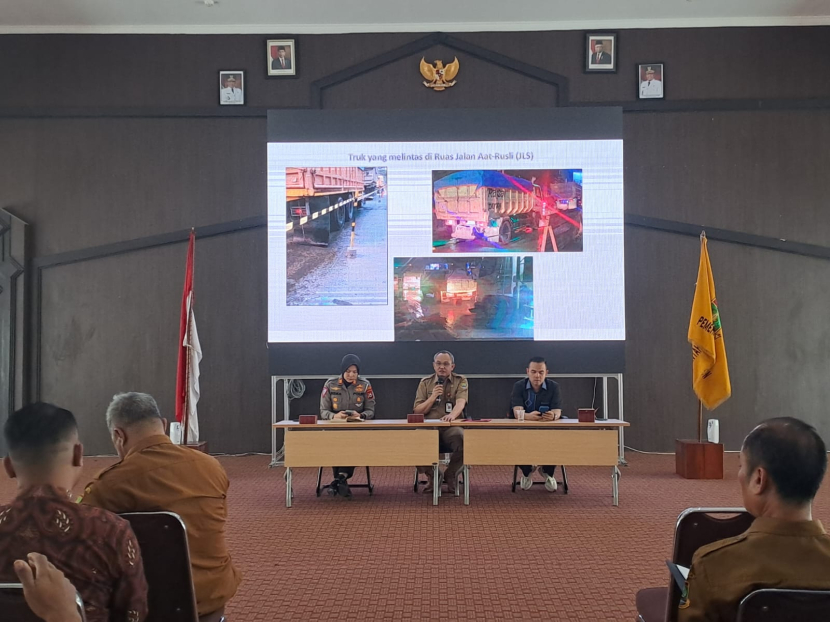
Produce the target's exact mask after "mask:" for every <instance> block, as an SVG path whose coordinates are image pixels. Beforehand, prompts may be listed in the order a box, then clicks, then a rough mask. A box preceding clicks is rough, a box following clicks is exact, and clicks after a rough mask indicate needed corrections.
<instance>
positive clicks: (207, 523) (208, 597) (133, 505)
mask: <svg viewBox="0 0 830 622" xmlns="http://www.w3.org/2000/svg"><path fill="white" fill-rule="evenodd" d="M227 493H228V476H227V475H226V474H225V470H224V469H223V468H222V466H221V465H220V464H219V462H218V461H217V460H216V458H213V457H211V456H208V455H207V454H204V453H202V452H200V451H196V450H195V449H190V448H188V447H182V446H181V445H174V444H173V443H172V442H171V441H170V439H169V438H168V437H167V436H165V435H164V434H159V435H156V436H150V437H147V438H146V439H144V440H143V441H141V442H140V443H138V444H137V445H136V446H135V447H133V448H132V449H131V450H130V452H129V453H128V454H127V455H126V456H125V457H124V459H123V460H122V461H121V462H118V463H117V464H114V465H112V466H111V467H109V468H108V469H104V470H103V471H102V472H101V473H100V474H99V475H98V477H96V478H95V479H94V480H93V481H92V483H91V484H89V486H87V487H86V490H85V491H84V496H83V500H82V501H81V503H85V504H87V505H94V506H96V507H99V508H104V509H105V510H109V511H111V512H119V513H120V512H150V511H158V510H164V511H168V512H175V513H176V514H178V515H179V516H181V518H182V520H183V521H184V524H185V526H186V528H187V542H188V545H189V547H190V564H191V567H192V570H193V587H194V589H195V591H196V605H197V609H198V611H199V615H205V614H207V613H212V612H214V611H216V610H217V609H221V608H222V607H224V606H225V603H227V602H228V601H229V600H230V599H231V597H232V596H233V595H234V593H236V588H237V586H238V585H239V583H240V581H241V575H240V573H239V571H238V570H237V569H236V568H234V566H233V563H232V562H231V556H230V554H229V553H228V547H227V544H226V543H225V520H226V518H227V515H228V507H227Z"/></svg>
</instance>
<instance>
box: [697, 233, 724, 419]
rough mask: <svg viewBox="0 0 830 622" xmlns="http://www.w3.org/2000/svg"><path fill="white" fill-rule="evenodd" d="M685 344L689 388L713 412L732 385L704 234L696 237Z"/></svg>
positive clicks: (721, 402)
mask: <svg viewBox="0 0 830 622" xmlns="http://www.w3.org/2000/svg"><path fill="white" fill-rule="evenodd" d="M689 343H691V344H692V384H693V386H694V389H695V393H697V396H698V398H700V401H701V402H703V405H704V406H706V408H707V409H708V410H714V409H715V408H717V407H718V406H720V405H721V404H723V402H725V401H726V400H727V399H729V396H730V395H732V384H731V383H730V382H729V368H728V367H727V365H726V346H725V345H724V343H723V330H722V329H721V323H720V314H719V313H718V301H717V298H716V296H715V280H714V279H713V278H712V266H711V264H710V263H709V249H708V248H707V246H706V235H705V234H701V236H700V267H699V268H698V271H697V286H696V287H695V299H694V302H692V316H691V318H690V319H689Z"/></svg>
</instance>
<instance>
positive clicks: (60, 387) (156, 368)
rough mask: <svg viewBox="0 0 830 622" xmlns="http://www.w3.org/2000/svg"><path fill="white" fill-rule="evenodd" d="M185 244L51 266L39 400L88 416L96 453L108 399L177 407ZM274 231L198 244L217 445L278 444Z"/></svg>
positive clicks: (199, 312)
mask: <svg viewBox="0 0 830 622" xmlns="http://www.w3.org/2000/svg"><path fill="white" fill-rule="evenodd" d="M186 251H187V245H186V244H174V245H169V246H163V247H159V248H154V249H150V250H147V251H140V252H135V253H129V254H124V255H118V256H114V257H107V258H103V259H97V260H92V261H85V262H81V263H75V264H71V265H68V266H59V267H54V268H49V269H46V270H45V271H44V273H43V317H42V346H41V355H42V360H41V378H42V388H41V396H42V399H44V400H46V401H54V402H56V403H58V404H61V405H62V406H65V407H66V408H69V409H70V410H72V411H73V412H74V413H75V414H76V416H77V417H78V421H79V424H80V426H81V432H82V436H83V440H84V443H85V445H86V449H87V452H88V453H91V454H102V453H112V447H111V445H110V441H109V436H108V434H107V430H106V426H105V424H104V413H105V411H106V407H107V404H108V403H109V400H110V398H111V397H112V396H113V395H114V394H115V393H119V392H122V391H143V392H147V393H151V394H152V395H153V396H154V397H155V398H156V400H157V401H158V403H159V406H160V408H161V410H162V411H163V414H164V415H165V416H166V417H168V418H171V419H172V417H173V414H174V394H175V385H176V360H177V347H176V345H177V341H178V337H179V310H180V305H181V289H182V283H183V282H184V264H185V255H186ZM265 253H266V245H265V236H264V232H263V231H261V230H252V231H247V232H241V233H234V234H229V235H226V236H219V237H215V238H207V239H205V240H201V241H199V242H197V246H196V271H195V284H194V288H195V291H196V296H197V298H196V320H197V326H198V329H199V336H200V340H201V345H202V351H203V353H204V359H203V361H202V364H201V368H200V369H201V378H200V386H201V400H200V402H199V418H200V422H201V436H202V438H204V439H206V440H208V441H209V442H210V443H211V449H212V450H213V451H220V452H229V453H237V452H247V451H268V450H269V449H270V447H268V437H267V435H266V434H265V433H264V430H267V428H268V422H269V421H270V391H269V378H268V372H267V359H266V354H267V352H266V349H265V339H266V335H265V308H266V307H265V298H264V296H265Z"/></svg>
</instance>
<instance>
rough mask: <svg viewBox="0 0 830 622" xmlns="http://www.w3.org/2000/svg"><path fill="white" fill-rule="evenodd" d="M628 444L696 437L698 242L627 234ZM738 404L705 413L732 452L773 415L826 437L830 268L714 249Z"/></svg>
mask: <svg viewBox="0 0 830 622" xmlns="http://www.w3.org/2000/svg"><path fill="white" fill-rule="evenodd" d="M625 243H626V307H627V309H628V317H627V327H628V331H627V332H628V339H627V342H626V366H627V369H628V373H627V374H626V376H625V383H626V384H625V413H626V418H627V419H628V420H629V421H631V428H629V430H628V431H627V432H626V438H627V442H628V444H630V445H631V446H634V447H637V448H640V449H647V450H662V451H671V446H670V444H669V439H671V438H694V437H695V436H696V435H697V423H696V422H697V398H696V396H695V394H694V392H693V391H692V387H691V350H690V347H689V345H688V343H687V341H686V334H687V331H688V327H689V313H690V309H691V302H692V297H693V295H694V287H695V280H696V277H697V266H698V258H699V247H700V244H699V242H698V240H696V239H695V238H691V237H682V236H677V235H673V234H668V233H662V232H653V231H648V230H643V229H638V228H634V227H631V228H628V229H627V230H626V239H625ZM709 256H710V259H711V262H712V269H713V271H714V274H715V285H716V287H717V294H718V303H719V307H720V312H721V320H722V322H723V332H724V339H725V343H726V353H727V358H728V361H729V370H730V376H731V380H732V398H731V399H729V400H728V401H727V402H725V403H724V404H723V405H722V406H720V407H719V408H717V409H716V410H715V411H714V412H712V413H709V412H708V411H705V410H704V421H705V420H706V419H708V418H710V417H711V418H716V419H719V420H720V434H721V439H722V442H724V443H725V444H726V447H727V449H737V448H739V447H740V444H741V441H742V440H743V438H744V436H746V434H747V433H748V432H749V431H750V430H751V429H752V427H754V426H755V425H756V424H757V423H758V422H760V421H762V420H763V419H767V418H769V417H778V416H783V415H792V416H796V417H799V418H802V419H804V420H806V421H809V422H810V423H812V424H813V425H815V426H817V428H818V429H819V430H820V431H821V432H822V434H824V435H825V438H827V437H828V436H830V422H828V420H827V417H826V416H825V408H824V405H825V404H827V403H828V400H830V385H829V384H828V383H827V378H828V377H830V357H828V356H827V353H828V352H830V325H828V323H827V321H826V318H827V309H828V308H830V262H827V261H824V260H820V259H812V258H806V257H799V256H797V255H788V254H784V253H777V252H774V251H768V250H762V249H754V248H750V247H746V246H739V245H734V244H724V243H714V242H710V245H709Z"/></svg>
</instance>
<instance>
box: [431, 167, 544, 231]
mask: <svg viewBox="0 0 830 622" xmlns="http://www.w3.org/2000/svg"><path fill="white" fill-rule="evenodd" d="M433 197H434V205H435V215H436V217H437V218H438V220H441V221H444V224H445V225H446V226H447V227H448V228H449V229H450V230H451V235H452V237H453V238H456V239H459V240H472V239H473V238H476V237H484V238H487V239H489V240H494V241H498V242H499V243H500V244H507V243H508V242H510V240H512V239H513V235H514V232H516V230H517V229H522V228H530V229H531V230H532V229H534V228H535V227H536V226H538V222H536V221H538V219H539V216H540V215H541V212H542V209H543V206H544V202H543V200H542V191H541V188H539V187H538V186H535V185H534V184H532V183H531V182H529V181H527V180H526V179H520V178H518V177H513V176H511V175H505V174H504V173H500V172H499V171H459V172H457V173H453V174H451V175H447V176H446V177H444V178H442V179H439V180H437V181H436V182H435V183H434V184H433Z"/></svg>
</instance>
